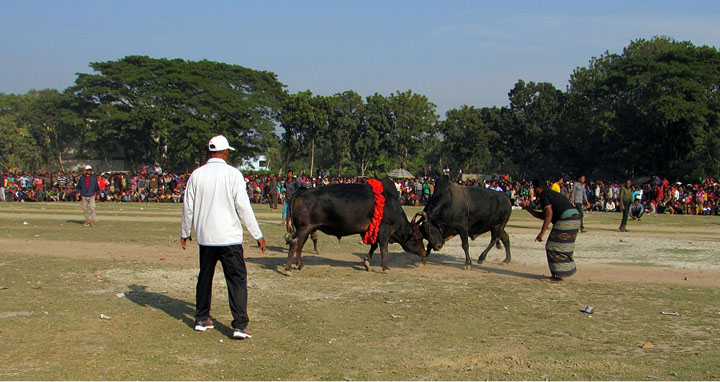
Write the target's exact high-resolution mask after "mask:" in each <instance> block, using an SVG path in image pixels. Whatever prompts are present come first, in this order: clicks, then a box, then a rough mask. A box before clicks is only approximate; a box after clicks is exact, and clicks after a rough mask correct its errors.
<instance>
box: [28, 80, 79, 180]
mask: <svg viewBox="0 0 720 382" xmlns="http://www.w3.org/2000/svg"><path fill="white" fill-rule="evenodd" d="M27 97H28V100H29V103H28V105H27V107H26V108H24V110H23V111H22V112H21V113H20V119H21V123H22V124H23V125H25V126H26V127H27V130H28V132H29V133H30V134H31V135H32V136H33V138H34V140H35V142H37V144H38V146H39V147H40V155H41V157H42V161H43V163H46V164H49V163H51V162H54V164H55V165H53V166H52V167H57V168H59V169H60V170H61V171H65V170H66V169H65V163H64V160H63V154H65V153H66V152H67V151H68V150H70V149H71V148H76V149H81V148H82V145H81V144H80V140H81V139H82V136H83V133H84V130H85V121H84V119H83V118H82V116H81V115H80V110H79V105H78V102H77V99H76V98H75V97H74V96H73V95H72V94H69V93H60V92H58V91H57V90H55V89H45V90H40V91H35V90H32V91H30V92H28V94H27Z"/></svg>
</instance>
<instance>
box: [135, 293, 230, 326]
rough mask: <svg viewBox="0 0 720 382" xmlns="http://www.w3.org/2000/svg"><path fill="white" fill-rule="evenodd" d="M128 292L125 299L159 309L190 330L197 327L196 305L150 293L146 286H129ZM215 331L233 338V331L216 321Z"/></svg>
mask: <svg viewBox="0 0 720 382" xmlns="http://www.w3.org/2000/svg"><path fill="white" fill-rule="evenodd" d="M128 289H130V290H129V291H128V292H125V298H127V299H128V300H130V301H132V302H134V303H136V304H138V305H140V306H149V307H151V308H155V309H159V310H162V311H163V312H165V313H166V314H167V315H168V316H170V317H173V318H174V319H176V320H179V321H182V322H183V323H184V324H185V325H187V326H188V327H189V328H194V327H195V305H194V304H192V303H190V302H187V301H184V300H180V299H177V298H173V297H170V296H166V295H164V294H161V293H156V292H150V291H148V290H147V287H146V286H145V285H135V284H133V285H129V286H128ZM213 321H214V322H215V329H217V330H218V331H220V332H221V333H223V334H224V335H226V336H228V337H232V332H233V330H232V329H231V328H230V327H228V326H225V325H223V324H221V323H219V322H217V321H215V320H213Z"/></svg>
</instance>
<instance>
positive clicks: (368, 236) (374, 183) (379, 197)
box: [363, 179, 385, 244]
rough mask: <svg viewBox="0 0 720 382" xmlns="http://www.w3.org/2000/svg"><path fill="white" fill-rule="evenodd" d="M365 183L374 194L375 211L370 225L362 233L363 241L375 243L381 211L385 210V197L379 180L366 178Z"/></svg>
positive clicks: (381, 216) (381, 215)
mask: <svg viewBox="0 0 720 382" xmlns="http://www.w3.org/2000/svg"><path fill="white" fill-rule="evenodd" d="M367 184H369V185H370V186H371V187H372V190H373V194H375V211H374V212H373V217H372V219H371V220H370V226H369V227H368V230H367V231H366V232H365V235H363V243H365V244H375V242H377V235H378V231H379V229H380V222H381V221H382V218H383V211H384V210H385V197H384V196H383V194H382V192H383V186H382V183H380V181H378V180H376V179H368V181H367Z"/></svg>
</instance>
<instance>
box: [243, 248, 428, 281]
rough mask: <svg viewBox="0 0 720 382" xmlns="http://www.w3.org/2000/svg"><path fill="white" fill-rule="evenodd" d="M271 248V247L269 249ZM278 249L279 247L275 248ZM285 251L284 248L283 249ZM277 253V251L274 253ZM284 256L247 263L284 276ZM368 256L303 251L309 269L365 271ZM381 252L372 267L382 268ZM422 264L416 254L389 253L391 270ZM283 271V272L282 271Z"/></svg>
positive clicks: (251, 259)
mask: <svg viewBox="0 0 720 382" xmlns="http://www.w3.org/2000/svg"><path fill="white" fill-rule="evenodd" d="M268 248H270V247H268ZM273 248H277V247H273ZM283 249H284V248H283ZM274 252H277V251H274ZM283 255H285V256H272V257H268V256H262V257H246V258H245V261H246V262H249V263H253V264H257V265H259V266H260V267H261V268H263V269H268V270H274V271H276V272H278V273H281V274H284V273H283V272H282V271H284V270H285V262H286V261H287V250H284V252H283ZM366 255H367V253H366V252H362V253H360V252H357V253H348V258H349V259H352V258H353V256H354V257H355V258H356V259H355V260H339V259H331V258H327V257H323V255H322V251H320V255H315V253H314V252H312V251H303V256H302V259H303V265H304V266H305V267H306V268H307V267H312V266H317V265H328V266H331V267H343V268H352V269H355V270H359V271H365V267H364V266H363V259H364V258H365V256H366ZM380 258H381V256H380V250H376V251H375V254H373V257H372V259H371V261H370V267H371V268H372V267H378V268H380V267H381V266H380ZM295 260H296V259H295V258H294V257H293V259H292V263H291V265H292V266H293V269H296V268H295ZM419 262H420V257H419V256H417V255H414V254H406V253H404V252H389V253H388V256H387V265H388V267H390V268H414V267H416V266H417V265H418V263H419ZM281 270H282V271H281Z"/></svg>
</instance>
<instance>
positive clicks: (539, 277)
mask: <svg viewBox="0 0 720 382" xmlns="http://www.w3.org/2000/svg"><path fill="white" fill-rule="evenodd" d="M475 268H477V269H479V270H481V271H485V272H489V273H495V274H499V275H505V276H513V277H522V278H526V279H532V280H545V279H547V278H548V276H545V275H538V274H535V273H525V272H518V271H513V270H510V269H502V268H494V267H488V266H487V265H473V269H475Z"/></svg>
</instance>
